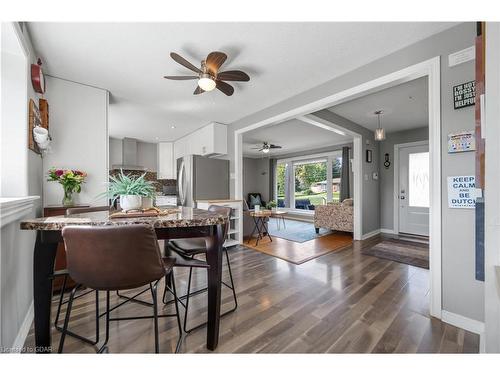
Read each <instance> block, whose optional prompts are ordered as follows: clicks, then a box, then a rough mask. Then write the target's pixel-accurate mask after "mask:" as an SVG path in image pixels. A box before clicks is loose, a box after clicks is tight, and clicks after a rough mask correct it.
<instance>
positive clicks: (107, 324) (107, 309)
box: [97, 290, 109, 353]
mask: <svg viewBox="0 0 500 375" xmlns="http://www.w3.org/2000/svg"><path fill="white" fill-rule="evenodd" d="M108 340H109V290H107V291H106V337H105V339H104V343H103V344H102V345H101V347H100V348H99V349H98V350H97V353H102V352H104V350H105V349H107V346H106V345H107V344H108Z"/></svg>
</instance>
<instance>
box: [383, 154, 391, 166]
mask: <svg viewBox="0 0 500 375" xmlns="http://www.w3.org/2000/svg"><path fill="white" fill-rule="evenodd" d="M384 158H385V161H384V167H385V169H389V167H390V166H391V161H390V160H389V154H385V155H384Z"/></svg>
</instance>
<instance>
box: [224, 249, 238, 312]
mask: <svg viewBox="0 0 500 375" xmlns="http://www.w3.org/2000/svg"><path fill="white" fill-rule="evenodd" d="M224 252H225V253H226V262H227V270H228V271H229V280H230V281H231V287H230V288H229V289H231V291H232V292H233V299H234V308H233V309H231V310H229V311H228V312H233V311H234V310H236V309H237V308H238V299H237V298H236V288H235V287H234V281H233V273H232V271H231V262H230V261H229V254H228V252H227V249H226V248H224Z"/></svg>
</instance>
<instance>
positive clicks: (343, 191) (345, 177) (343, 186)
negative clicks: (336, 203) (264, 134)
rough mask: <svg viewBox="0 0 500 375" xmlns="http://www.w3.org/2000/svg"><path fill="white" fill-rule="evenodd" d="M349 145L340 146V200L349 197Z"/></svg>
mask: <svg viewBox="0 0 500 375" xmlns="http://www.w3.org/2000/svg"><path fill="white" fill-rule="evenodd" d="M349 174H350V173H349V147H342V175H341V178H340V202H342V201H343V200H344V199H347V198H349V190H350V189H349Z"/></svg>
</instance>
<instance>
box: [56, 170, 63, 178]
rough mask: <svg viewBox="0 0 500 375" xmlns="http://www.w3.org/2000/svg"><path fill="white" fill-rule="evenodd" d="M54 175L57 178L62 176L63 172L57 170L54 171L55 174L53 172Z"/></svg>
mask: <svg viewBox="0 0 500 375" xmlns="http://www.w3.org/2000/svg"><path fill="white" fill-rule="evenodd" d="M55 173H56V176H57V177H61V176H62V175H63V173H64V171H63V170H61V169H58V170H56V172H55Z"/></svg>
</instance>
